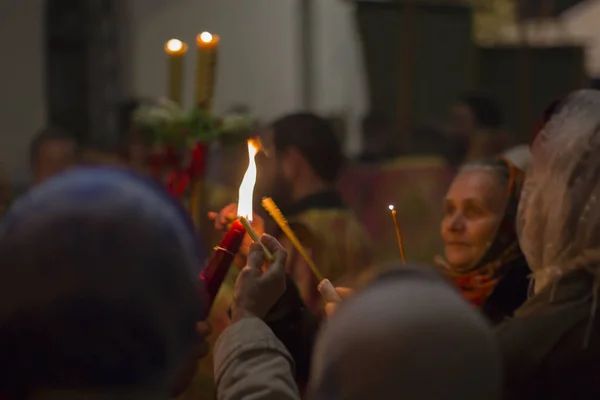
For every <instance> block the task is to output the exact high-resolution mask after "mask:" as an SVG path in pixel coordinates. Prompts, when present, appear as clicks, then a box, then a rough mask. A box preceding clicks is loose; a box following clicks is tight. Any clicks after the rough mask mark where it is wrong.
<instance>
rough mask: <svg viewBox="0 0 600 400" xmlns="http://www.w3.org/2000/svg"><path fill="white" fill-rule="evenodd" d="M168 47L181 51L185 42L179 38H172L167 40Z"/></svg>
mask: <svg viewBox="0 0 600 400" xmlns="http://www.w3.org/2000/svg"><path fill="white" fill-rule="evenodd" d="M167 49H169V50H170V51H172V52H176V51H179V50H181V49H183V42H182V41H181V40H179V39H171V40H169V41H168V42H167Z"/></svg>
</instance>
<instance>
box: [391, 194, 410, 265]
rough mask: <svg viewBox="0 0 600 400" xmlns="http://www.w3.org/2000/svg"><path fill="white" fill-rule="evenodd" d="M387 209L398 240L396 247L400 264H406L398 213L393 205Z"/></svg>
mask: <svg viewBox="0 0 600 400" xmlns="http://www.w3.org/2000/svg"><path fill="white" fill-rule="evenodd" d="M389 209H390V211H391V212H392V219H393V220H394V227H395V228H396V238H397V239H398V247H399V248H400V258H401V259H402V263H403V264H406V257H405V256H404V244H403V243H402V232H401V231H400V224H399V223H398V213H397V212H396V208H395V207H394V206H393V205H390V206H389Z"/></svg>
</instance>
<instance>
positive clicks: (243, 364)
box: [214, 318, 300, 400]
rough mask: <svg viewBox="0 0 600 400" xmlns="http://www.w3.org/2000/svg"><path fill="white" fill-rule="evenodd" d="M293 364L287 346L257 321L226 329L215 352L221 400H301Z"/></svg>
mask: <svg viewBox="0 0 600 400" xmlns="http://www.w3.org/2000/svg"><path fill="white" fill-rule="evenodd" d="M293 364H294V362H293V360H292V357H291V356H290V354H289V353H288V351H287V350H286V348H285V346H284V345H283V344H282V343H281V342H280V341H279V339H277V337H276V336H275V334H273V332H272V331H271V329H270V328H269V327H268V326H267V325H266V324H265V323H264V322H263V321H262V320H260V319H258V318H244V319H242V320H240V321H238V322H236V323H235V324H233V325H231V326H230V327H229V328H227V329H226V330H225V331H224V332H223V333H222V334H221V336H220V337H219V339H218V340H217V343H216V344H215V349H214V368H215V381H216V385H217V398H218V399H219V400H242V399H244V400H300V394H299V392H298V387H297V385H296V382H295V381H294V375H293V368H294V365H293Z"/></svg>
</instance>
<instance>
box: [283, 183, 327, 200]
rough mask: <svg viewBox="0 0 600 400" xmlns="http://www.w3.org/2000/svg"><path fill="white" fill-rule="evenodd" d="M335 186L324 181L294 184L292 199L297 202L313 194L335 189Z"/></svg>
mask: <svg viewBox="0 0 600 400" xmlns="http://www.w3.org/2000/svg"><path fill="white" fill-rule="evenodd" d="M333 188H334V187H333V185H331V184H327V183H323V182H310V183H304V184H302V183H301V184H297V185H294V188H293V189H292V201H293V202H296V201H299V200H302V199H304V198H306V197H308V196H312V195H313V194H317V193H321V192H326V191H329V190H333Z"/></svg>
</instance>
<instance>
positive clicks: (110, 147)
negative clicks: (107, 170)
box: [81, 138, 128, 165]
mask: <svg viewBox="0 0 600 400" xmlns="http://www.w3.org/2000/svg"><path fill="white" fill-rule="evenodd" d="M81 162H82V163H83V164H88V165H127V164H128V154H127V152H126V151H124V149H123V147H122V143H120V142H119V141H117V140H114V139H109V138H102V139H98V138H91V139H89V140H87V141H86V142H84V143H83V145H82V146H81Z"/></svg>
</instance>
